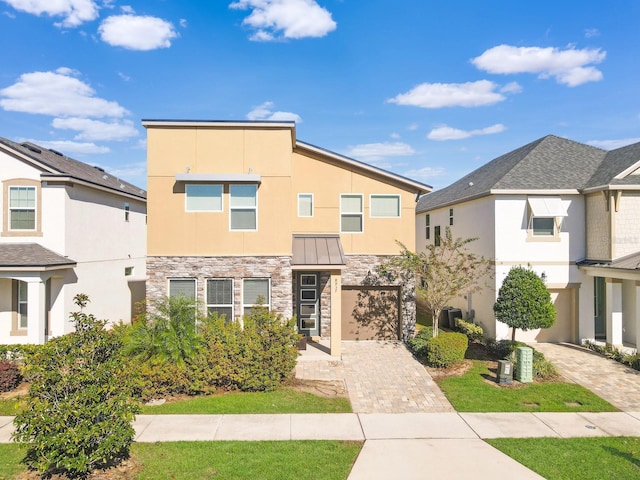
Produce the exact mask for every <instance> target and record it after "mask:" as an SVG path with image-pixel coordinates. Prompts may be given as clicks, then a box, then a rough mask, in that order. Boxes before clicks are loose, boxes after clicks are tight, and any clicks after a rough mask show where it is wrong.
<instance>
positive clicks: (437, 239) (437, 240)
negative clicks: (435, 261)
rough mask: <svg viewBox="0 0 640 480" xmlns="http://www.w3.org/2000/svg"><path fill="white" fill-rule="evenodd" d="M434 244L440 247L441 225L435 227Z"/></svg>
mask: <svg viewBox="0 0 640 480" xmlns="http://www.w3.org/2000/svg"><path fill="white" fill-rule="evenodd" d="M433 244H434V245H435V246H436V247H439V246H440V225H436V226H435V227H433Z"/></svg>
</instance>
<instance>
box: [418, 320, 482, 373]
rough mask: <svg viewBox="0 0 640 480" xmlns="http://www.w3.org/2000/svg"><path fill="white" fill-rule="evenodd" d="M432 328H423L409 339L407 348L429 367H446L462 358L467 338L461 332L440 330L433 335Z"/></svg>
mask: <svg viewBox="0 0 640 480" xmlns="http://www.w3.org/2000/svg"><path fill="white" fill-rule="evenodd" d="M432 332H433V330H432V329H431V328H425V329H422V330H421V331H420V333H419V334H418V335H416V336H415V337H413V338H412V339H410V340H409V342H408V345H409V349H410V350H411V351H412V352H413V354H414V355H415V356H416V357H417V358H418V360H420V361H421V362H423V363H426V364H427V365H429V366H430V367H436V368H447V367H450V366H451V365H455V364H456V363H460V362H462V361H463V360H464V355H465V353H466V352H467V348H468V347H469V339H468V338H467V336H466V335H465V334H463V333H459V332H442V333H439V334H438V336H437V337H433V336H432V335H433V333H432Z"/></svg>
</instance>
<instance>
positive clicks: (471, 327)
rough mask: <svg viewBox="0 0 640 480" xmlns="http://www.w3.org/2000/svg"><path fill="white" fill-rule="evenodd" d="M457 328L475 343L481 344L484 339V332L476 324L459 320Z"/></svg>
mask: <svg viewBox="0 0 640 480" xmlns="http://www.w3.org/2000/svg"><path fill="white" fill-rule="evenodd" d="M456 327H457V329H458V330H459V331H460V332H462V333H464V334H465V335H466V336H467V338H468V339H469V340H471V341H473V342H480V341H481V340H482V339H483V338H484V330H483V329H482V327H481V326H480V325H476V324H475V323H471V322H467V321H466V320H463V319H461V318H458V319H457V323H456Z"/></svg>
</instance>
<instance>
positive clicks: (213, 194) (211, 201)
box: [184, 183, 223, 212]
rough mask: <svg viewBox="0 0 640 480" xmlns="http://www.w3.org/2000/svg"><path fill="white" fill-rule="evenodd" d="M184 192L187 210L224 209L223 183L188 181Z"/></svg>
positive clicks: (217, 210) (212, 210) (216, 210)
mask: <svg viewBox="0 0 640 480" xmlns="http://www.w3.org/2000/svg"><path fill="white" fill-rule="evenodd" d="M184 192H185V211H187V212H221V211H222V206H223V205H222V185H219V184H213V183H187V184H186V185H185V186H184Z"/></svg>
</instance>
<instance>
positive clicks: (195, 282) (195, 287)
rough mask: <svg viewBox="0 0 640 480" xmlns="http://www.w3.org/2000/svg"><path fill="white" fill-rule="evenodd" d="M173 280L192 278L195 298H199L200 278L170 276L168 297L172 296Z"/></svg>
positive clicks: (168, 279)
mask: <svg viewBox="0 0 640 480" xmlns="http://www.w3.org/2000/svg"><path fill="white" fill-rule="evenodd" d="M173 280H191V281H193V299H194V300H197V299H198V279H197V278H195V277H169V278H167V297H169V298H171V282H172V281H173Z"/></svg>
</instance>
